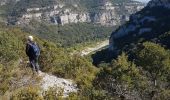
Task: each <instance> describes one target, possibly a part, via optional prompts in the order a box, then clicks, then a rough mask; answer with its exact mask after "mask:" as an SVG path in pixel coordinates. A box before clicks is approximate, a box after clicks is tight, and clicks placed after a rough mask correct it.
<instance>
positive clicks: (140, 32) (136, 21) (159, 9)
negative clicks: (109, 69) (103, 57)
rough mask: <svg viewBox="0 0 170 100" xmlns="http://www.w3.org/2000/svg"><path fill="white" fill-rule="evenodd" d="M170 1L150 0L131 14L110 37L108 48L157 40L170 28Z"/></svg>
mask: <svg viewBox="0 0 170 100" xmlns="http://www.w3.org/2000/svg"><path fill="white" fill-rule="evenodd" d="M169 5H170V1H169V0H152V1H150V2H149V3H148V5H147V6H146V7H145V8H144V9H143V10H141V11H139V12H137V13H136V14H133V15H132V16H131V17H130V21H129V22H128V23H127V24H125V25H123V26H121V27H120V28H119V29H117V30H116V31H115V32H113V33H112V35H111V37H110V50H115V49H120V48H123V47H125V46H127V45H132V44H133V45H134V44H135V43H139V42H143V41H146V40H151V41H155V42H159V39H158V38H159V37H160V35H161V34H164V33H165V32H168V31H169V30H170V21H169V18H170V13H169V12H170V6H169Z"/></svg>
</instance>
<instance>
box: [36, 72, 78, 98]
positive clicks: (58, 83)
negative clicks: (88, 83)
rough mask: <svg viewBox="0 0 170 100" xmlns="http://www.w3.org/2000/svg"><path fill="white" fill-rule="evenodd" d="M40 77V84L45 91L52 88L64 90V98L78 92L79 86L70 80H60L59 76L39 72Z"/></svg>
mask: <svg viewBox="0 0 170 100" xmlns="http://www.w3.org/2000/svg"><path fill="white" fill-rule="evenodd" d="M39 76H40V77H42V80H41V82H40V85H41V88H42V89H43V91H46V90H48V89H49V88H50V87H51V88H55V87H56V88H61V89H63V97H67V96H68V95H69V93H72V92H77V91H78V88H77V85H76V84H75V83H74V82H73V81H72V80H70V79H64V78H58V77H57V76H54V75H50V74H47V73H44V72H39Z"/></svg>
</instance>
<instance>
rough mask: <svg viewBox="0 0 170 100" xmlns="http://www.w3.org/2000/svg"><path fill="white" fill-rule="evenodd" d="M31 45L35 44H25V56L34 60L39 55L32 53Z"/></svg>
mask: <svg viewBox="0 0 170 100" xmlns="http://www.w3.org/2000/svg"><path fill="white" fill-rule="evenodd" d="M31 44H36V42H30V41H28V42H27V44H26V54H27V56H28V57H29V58H32V59H35V58H36V57H37V56H39V55H35V54H34V51H33V50H32V48H31ZM36 45H37V44H36ZM37 46H38V45H37ZM38 48H39V46H38ZM39 50H40V48H39Z"/></svg>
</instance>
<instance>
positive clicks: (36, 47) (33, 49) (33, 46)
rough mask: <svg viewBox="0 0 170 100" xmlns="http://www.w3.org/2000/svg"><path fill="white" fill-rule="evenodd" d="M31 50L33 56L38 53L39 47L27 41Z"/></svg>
mask: <svg viewBox="0 0 170 100" xmlns="http://www.w3.org/2000/svg"><path fill="white" fill-rule="evenodd" d="M29 45H30V49H31V52H32V54H33V55H34V56H39V55H40V48H39V46H38V45H37V44H36V43H29Z"/></svg>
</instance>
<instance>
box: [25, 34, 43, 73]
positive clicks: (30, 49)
mask: <svg viewBox="0 0 170 100" xmlns="http://www.w3.org/2000/svg"><path fill="white" fill-rule="evenodd" d="M26 54H27V56H28V57H29V61H30V65H31V67H32V70H33V73H34V72H35V71H36V72H37V73H38V72H39V65H38V58H39V55H40V48H39V46H38V45H37V43H36V42H35V41H34V38H33V36H28V41H27V44H26Z"/></svg>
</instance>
